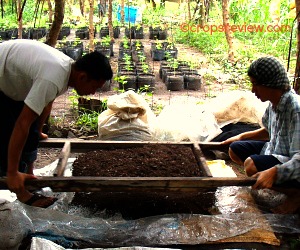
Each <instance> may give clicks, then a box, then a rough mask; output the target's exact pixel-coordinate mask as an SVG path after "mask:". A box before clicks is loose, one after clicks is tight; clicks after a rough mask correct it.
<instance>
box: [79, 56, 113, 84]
mask: <svg viewBox="0 0 300 250" xmlns="http://www.w3.org/2000/svg"><path fill="white" fill-rule="evenodd" d="M74 65H75V69H76V70H79V71H84V72H86V73H87V74H88V76H89V77H90V78H91V79H94V80H110V79H111V78H112V76H113V72H112V69H111V66H110V63H109V60H108V58H107V57H106V56H105V55H103V54H102V53H100V52H98V51H94V52H91V53H88V54H85V55H84V56H82V57H81V58H80V59H78V60H77V61H76V62H75V64H74Z"/></svg>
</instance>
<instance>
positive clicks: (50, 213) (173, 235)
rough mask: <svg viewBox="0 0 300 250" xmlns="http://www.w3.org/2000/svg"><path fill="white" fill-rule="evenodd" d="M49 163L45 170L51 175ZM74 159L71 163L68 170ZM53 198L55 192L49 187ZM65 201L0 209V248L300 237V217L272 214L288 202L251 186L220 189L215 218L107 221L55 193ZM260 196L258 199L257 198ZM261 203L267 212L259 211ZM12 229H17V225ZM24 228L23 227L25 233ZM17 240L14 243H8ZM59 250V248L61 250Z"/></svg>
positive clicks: (14, 204) (10, 204) (12, 204)
mask: <svg viewBox="0 0 300 250" xmlns="http://www.w3.org/2000/svg"><path fill="white" fill-rule="evenodd" d="M53 165H55V163H53V164H52V165H49V166H48V167H45V168H47V170H45V171H43V170H44V169H41V170H40V174H41V175H42V174H43V172H47V173H49V172H51V169H54V168H55V167H54V166H53ZM71 165H72V160H70V159H69V163H68V166H67V169H70V168H71ZM46 190H47V192H49V194H51V190H49V189H46ZM55 195H56V196H57V197H58V198H59V201H58V202H56V203H55V205H54V206H51V207H50V208H47V209H42V208H36V207H31V206H27V205H25V204H23V203H20V202H18V201H14V202H6V203H2V204H1V205H0V223H1V225H0V226H1V231H0V244H1V246H5V247H6V248H12V249H17V247H18V246H19V244H20V240H21V239H22V238H23V237H26V236H31V237H37V238H44V239H47V240H50V241H52V242H54V243H56V244H58V245H60V246H61V247H63V248H78V247H80V246H82V245H83V244H84V245H85V246H86V245H90V246H97V247H98V246H100V247H117V246H156V247H159V246H169V245H180V244H188V245H196V244H203V243H207V242H214V241H217V240H222V239H227V238H230V237H234V236H237V235H241V234H244V233H246V232H249V231H250V230H252V229H264V230H271V231H274V232H280V233H285V232H287V233H300V224H299V221H300V219H299V216H298V215H276V214H270V213H267V211H268V209H269V208H270V207H274V206H276V205H278V204H280V203H281V202H282V200H284V197H282V195H280V194H278V193H276V192H273V191H270V190H260V191H253V190H251V188H250V187H222V188H218V190H217V191H216V194H215V197H216V203H215V211H216V214H214V215H202V214H169V215H159V216H153V217H146V218H140V219H137V220H124V219H122V217H121V216H120V217H112V218H107V215H105V213H104V214H97V215H96V214H93V213H92V212H90V213H89V212H88V211H86V210H83V209H82V208H80V207H76V208H74V207H69V202H70V199H71V196H72V194H70V193H55ZM253 197H254V198H255V200H254V199H253ZM257 200H259V201H260V204H259V206H260V208H261V209H262V210H263V211H265V214H262V213H261V212H260V210H259V209H258V208H257V205H256V201H257ZM10 225H14V226H13V227H12V226H10ZM18 225H22V230H20V227H18ZM7 238H9V239H14V240H12V241H10V242H8V241H7V240H6V239H7ZM58 249H59V248H58Z"/></svg>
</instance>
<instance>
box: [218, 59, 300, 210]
mask: <svg viewBox="0 0 300 250" xmlns="http://www.w3.org/2000/svg"><path fill="white" fill-rule="evenodd" d="M248 76H249V78H250V81H251V83H252V92H253V93H254V94H255V95H256V96H257V98H259V99H260V100H261V101H262V102H265V101H269V102H270V104H269V106H268V108H267V109H266V111H265V114H264V115H263V117H262V124H263V127H262V128H259V129H257V130H254V131H249V132H245V133H241V134H239V135H236V136H234V137H231V138H229V139H227V140H225V141H223V142H222V143H223V144H230V146H229V156H230V158H231V159H232V160H233V161H234V162H236V163H237V164H239V165H241V166H244V169H245V172H246V174H247V176H252V177H255V178H257V181H256V183H255V184H254V185H253V188H254V189H263V188H272V189H274V190H277V191H280V192H283V193H285V194H286V195H287V199H286V201H285V202H284V203H283V204H282V205H280V206H279V207H277V208H276V209H274V210H273V211H274V212H278V213H294V212H296V211H297V210H298V209H299V208H300V192H299V191H300V189H299V188H300V153H299V151H300V100H299V96H298V95H297V94H296V93H295V91H294V90H292V89H291V87H290V83H289V79H288V76H287V73H286V71H285V69H284V67H283V66H282V64H281V63H280V62H279V61H278V60H277V59H275V58H274V57H262V58H259V59H257V60H255V61H254V62H253V63H252V64H251V65H250V67H249V70H248Z"/></svg>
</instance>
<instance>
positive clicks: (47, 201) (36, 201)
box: [24, 193, 57, 208]
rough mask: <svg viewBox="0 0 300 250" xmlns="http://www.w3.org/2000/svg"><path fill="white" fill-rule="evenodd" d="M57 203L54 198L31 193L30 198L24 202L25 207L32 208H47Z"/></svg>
mask: <svg viewBox="0 0 300 250" xmlns="http://www.w3.org/2000/svg"><path fill="white" fill-rule="evenodd" d="M56 201H57V198H54V197H47V196H44V195H42V194H39V193H33V195H32V196H31V198H30V199H29V200H27V201H26V202H24V203H25V204H26V205H29V206H33V207H41V208H47V207H49V206H51V205H52V204H54V202H56Z"/></svg>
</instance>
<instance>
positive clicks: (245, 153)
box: [230, 140, 282, 171]
mask: <svg viewBox="0 0 300 250" xmlns="http://www.w3.org/2000/svg"><path fill="white" fill-rule="evenodd" d="M265 143H266V141H251V140H249V141H236V142H233V143H231V144H230V149H231V150H232V151H233V152H234V153H235V154H236V155H237V156H238V157H239V158H240V159H241V160H242V161H243V162H244V161H245V160H246V159H247V158H248V157H251V159H252V160H253V161H254V164H255V166H256V168H257V170H258V171H264V170H266V169H269V168H271V167H274V166H275V165H277V164H282V162H280V161H279V160H278V159H277V158H276V157H274V156H273V155H260V152H261V150H262V148H263V146H264V145H265Z"/></svg>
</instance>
